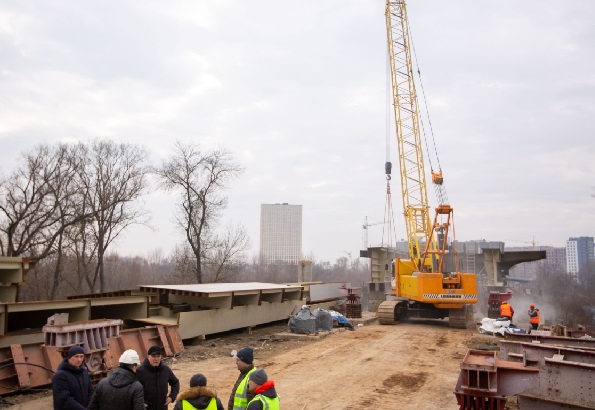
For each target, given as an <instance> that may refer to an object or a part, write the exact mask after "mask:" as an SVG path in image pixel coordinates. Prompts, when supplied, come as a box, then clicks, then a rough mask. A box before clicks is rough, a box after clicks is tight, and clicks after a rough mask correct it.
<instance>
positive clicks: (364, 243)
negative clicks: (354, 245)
mask: <svg viewBox="0 0 595 410" xmlns="http://www.w3.org/2000/svg"><path fill="white" fill-rule="evenodd" d="M385 223H386V222H385V221H378V222H368V217H367V216H366V217H365V219H364V223H363V224H362V246H363V248H362V249H368V227H369V226H374V225H381V224H385Z"/></svg>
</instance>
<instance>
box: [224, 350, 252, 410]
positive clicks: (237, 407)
mask: <svg viewBox="0 0 595 410" xmlns="http://www.w3.org/2000/svg"><path fill="white" fill-rule="evenodd" d="M234 357H235V358H236V366H237V367H238V370H239V371H240V374H239V376H238V379H237V380H236V382H235V384H234V385H233V388H232V389H231V396H229V401H228V402H227V410H245V409H246V406H248V402H249V401H250V400H252V398H253V397H254V393H252V392H250V391H248V375H250V373H251V372H253V371H254V370H255V369H254V364H253V362H254V349H252V348H251V347H244V348H242V349H240V350H238V351H237V353H236V354H235V355H234Z"/></svg>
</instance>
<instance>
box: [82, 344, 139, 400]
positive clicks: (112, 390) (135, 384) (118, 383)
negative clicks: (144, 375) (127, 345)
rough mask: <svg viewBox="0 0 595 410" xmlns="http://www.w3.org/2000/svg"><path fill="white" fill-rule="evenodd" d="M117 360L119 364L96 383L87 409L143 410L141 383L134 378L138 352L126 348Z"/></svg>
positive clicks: (137, 363)
mask: <svg viewBox="0 0 595 410" xmlns="http://www.w3.org/2000/svg"><path fill="white" fill-rule="evenodd" d="M119 362H120V366H118V367H116V368H115V369H114V370H112V371H111V373H110V374H109V376H108V377H106V378H105V379H103V380H101V381H100V382H99V384H97V389H96V390H95V395H94V396H93V398H92V399H91V404H90V405H89V410H145V401H144V396H143V385H142V384H141V383H140V382H139V381H138V379H137V378H136V367H137V366H138V365H139V364H140V358H139V356H138V353H137V352H136V350H133V349H128V350H126V351H125V352H124V353H122V356H120V359H119Z"/></svg>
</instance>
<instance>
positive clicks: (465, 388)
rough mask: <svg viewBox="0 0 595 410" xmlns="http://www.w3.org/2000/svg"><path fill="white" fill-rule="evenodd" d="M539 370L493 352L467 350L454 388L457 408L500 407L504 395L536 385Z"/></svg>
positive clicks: (466, 409)
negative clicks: (508, 359) (500, 356)
mask: <svg viewBox="0 0 595 410" xmlns="http://www.w3.org/2000/svg"><path fill="white" fill-rule="evenodd" d="M538 375H539V370H538V369H536V368H530V367H525V366H523V365H522V364H521V363H514V362H508V361H505V360H501V359H499V358H498V357H497V352H488V351H483V350H473V349H470V350H469V351H467V354H466V355H465V358H464V359H463V363H461V373H460V374H459V379H458V381H457V386H456V388H455V392H454V393H455V396H456V397H457V403H458V405H459V409H460V410H471V409H474V410H477V409H482V410H483V409H485V410H487V409H490V410H504V408H505V406H506V399H507V398H508V396H512V395H515V394H518V393H520V392H523V391H525V390H527V389H530V388H533V387H536V386H537V385H538V384H539V377H538Z"/></svg>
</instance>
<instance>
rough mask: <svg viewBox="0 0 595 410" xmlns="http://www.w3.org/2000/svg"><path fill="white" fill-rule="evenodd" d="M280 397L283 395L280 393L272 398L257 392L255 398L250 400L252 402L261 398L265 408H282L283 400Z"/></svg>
mask: <svg viewBox="0 0 595 410" xmlns="http://www.w3.org/2000/svg"><path fill="white" fill-rule="evenodd" d="M279 399H281V397H280V396H279V395H277V397H275V398H271V397H267V396H263V395H262V394H257V395H256V396H254V398H253V399H252V400H250V403H252V402H253V401H257V400H260V401H261V402H262V408H263V410H280V409H281V401H280V400H279ZM250 403H248V404H250Z"/></svg>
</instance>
